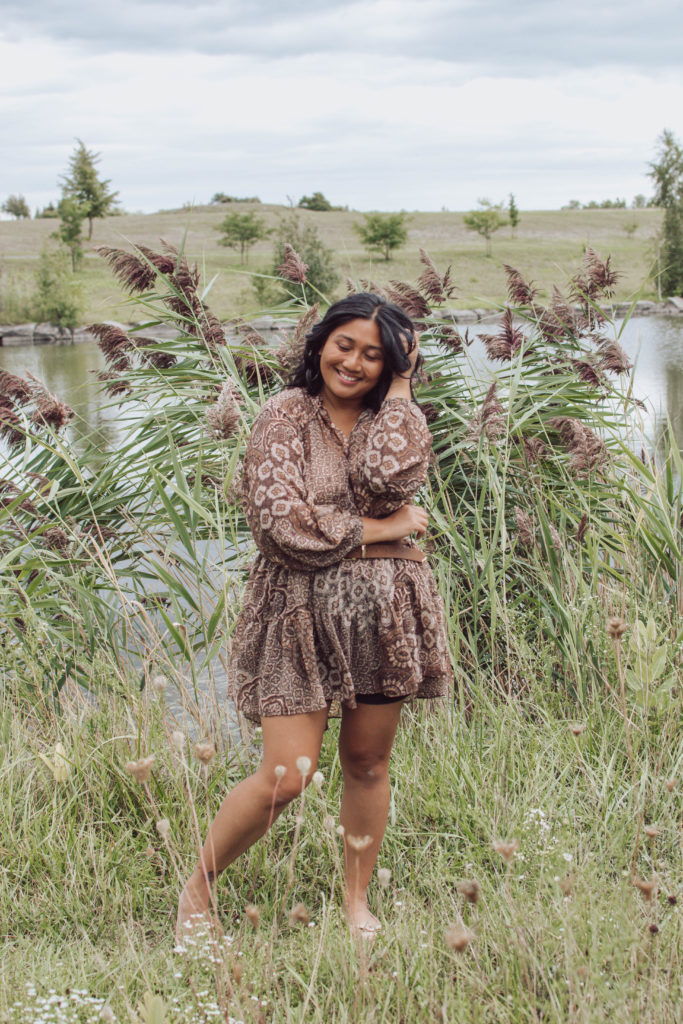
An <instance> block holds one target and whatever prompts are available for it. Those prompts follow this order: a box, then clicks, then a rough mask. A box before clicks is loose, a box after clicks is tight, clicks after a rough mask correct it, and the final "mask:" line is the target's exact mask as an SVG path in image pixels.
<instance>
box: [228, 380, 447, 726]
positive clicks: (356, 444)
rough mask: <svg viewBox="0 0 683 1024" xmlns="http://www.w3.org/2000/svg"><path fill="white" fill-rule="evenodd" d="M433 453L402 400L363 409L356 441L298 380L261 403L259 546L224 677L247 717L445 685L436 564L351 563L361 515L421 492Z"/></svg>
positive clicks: (426, 691)
mask: <svg viewBox="0 0 683 1024" xmlns="http://www.w3.org/2000/svg"><path fill="white" fill-rule="evenodd" d="M430 447H431V435H430V433H429V429H428V427H427V424H426V421H425V418H424V416H423V414H422V412H421V411H420V409H419V407H418V406H417V405H416V404H415V403H414V402H410V401H408V400H406V399H402V398H397V399H389V400H386V401H385V402H384V403H383V405H382V407H381V409H380V411H379V412H378V413H377V414H376V415H375V414H373V412H372V411H371V410H368V409H366V410H364V411H363V412H362V413H361V415H360V417H359V419H358V420H357V422H356V424H355V425H354V427H353V430H352V431H351V434H350V435H349V437H348V438H346V437H345V436H344V434H343V433H342V432H341V431H340V430H338V429H337V428H336V427H335V426H334V425H333V423H332V422H331V420H330V417H329V414H328V413H327V410H326V409H325V407H324V405H323V404H322V401H321V400H320V397H311V396H310V395H308V394H307V393H306V392H305V391H304V390H302V389H300V388H292V389H288V390H285V391H283V392H281V393H280V394H278V395H276V396H274V397H273V398H270V399H268V401H267V402H266V403H265V405H264V407H263V409H262V410H261V412H260V414H259V416H258V417H257V419H256V421H255V423H254V427H253V430H252V434H251V438H250V441H249V445H248V448H247V454H246V457H245V462H244V477H243V482H242V493H243V500H244V508H245V513H246V516H247V521H248V523H249V526H250V528H251V531H252V533H253V536H254V540H255V541H256V545H257V547H258V548H259V552H260V553H259V555H258V557H257V558H256V561H255V563H254V565H253V567H252V570H251V573H250V576H249V581H248V583H247V588H246V594H245V598H244V604H243V607H242V610H241V612H240V615H239V617H238V620H237V624H236V627H235V632H234V636H233V646H232V653H231V659H230V669H229V673H228V682H229V692H230V694H231V696H232V698H233V700H234V701H235V703H236V704H237V706H238V708H239V709H240V710H241V711H242V712H243V713H244V714H245V715H246V716H247V717H249V718H252V719H254V720H259V718H260V717H261V716H262V715H265V716H269V715H291V714H299V713H302V712H307V711H318V710H321V709H322V708H324V707H325V706H326V704H333V705H336V704H338V703H342V704H344V705H347V706H348V707H355V706H356V701H355V695H356V694H359V693H360V694H374V693H384V694H386V696H390V697H398V696H405V697H440V696H444V695H445V694H446V693H447V692H448V686H449V683H450V681H451V678H452V673H451V669H450V663H449V658H448V650H447V644H446V632H445V625H444V615H443V605H442V602H441V598H440V596H439V593H438V591H437V588H436V583H435V580H434V577H433V575H432V572H431V569H430V568H429V565H428V563H427V562H412V561H407V560H404V559H390V558H383V559H368V560H361V559H345V558H344V556H345V555H346V554H347V553H348V552H349V551H351V549H352V548H354V547H357V546H358V545H359V544H360V542H361V536H362V530H363V525H362V521H361V516H369V517H371V518H381V517H382V516H385V515H388V514H389V513H391V512H394V511H396V509H398V508H400V507H401V505H404V504H406V503H407V502H410V501H412V500H413V498H414V495H415V493H416V491H417V490H418V489H419V487H420V486H421V485H422V483H423V482H424V480H425V477H426V474H427V466H428V460H429V452H430Z"/></svg>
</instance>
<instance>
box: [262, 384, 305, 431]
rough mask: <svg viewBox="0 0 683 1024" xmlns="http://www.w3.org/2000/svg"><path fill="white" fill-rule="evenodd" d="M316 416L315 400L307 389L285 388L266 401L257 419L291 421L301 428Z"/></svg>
mask: <svg viewBox="0 0 683 1024" xmlns="http://www.w3.org/2000/svg"><path fill="white" fill-rule="evenodd" d="M314 415H315V398H312V397H311V395H309V394H308V392H307V391H306V390H305V388H285V389H284V390H282V391H278V392H277V394H275V395H271V396H270V398H268V399H266V401H265V402H264V403H263V405H262V406H261V409H260V412H259V414H258V417H257V419H261V417H264V418H266V419H273V418H277V419H280V418H283V419H291V420H292V421H293V422H294V423H295V424H297V425H298V426H300V425H302V424H303V423H306V422H308V420H309V419H310V418H311V417H312V416H314Z"/></svg>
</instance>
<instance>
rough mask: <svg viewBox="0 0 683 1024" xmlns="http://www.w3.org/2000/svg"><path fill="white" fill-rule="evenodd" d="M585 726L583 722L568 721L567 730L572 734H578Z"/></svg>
mask: <svg viewBox="0 0 683 1024" xmlns="http://www.w3.org/2000/svg"><path fill="white" fill-rule="evenodd" d="M585 728H586V724H585V722H570V723H569V731H570V733H571V734H572V736H580V735H581V733H582V732H583V731H584V730H585Z"/></svg>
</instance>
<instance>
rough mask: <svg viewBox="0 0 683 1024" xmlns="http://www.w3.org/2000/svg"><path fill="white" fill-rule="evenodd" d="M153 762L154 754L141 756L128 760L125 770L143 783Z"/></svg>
mask: <svg viewBox="0 0 683 1024" xmlns="http://www.w3.org/2000/svg"><path fill="white" fill-rule="evenodd" d="M153 764H154V754H150V755H149V757H141V758H140V759H139V760H138V761H128V763H127V764H126V771H127V772H128V773H129V774H130V775H132V776H133V778H134V779H135V781H136V782H140V783H145V782H147V779H148V778H149V774H150V772H151V770H152V765H153Z"/></svg>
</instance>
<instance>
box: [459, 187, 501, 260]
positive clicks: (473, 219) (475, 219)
mask: <svg viewBox="0 0 683 1024" xmlns="http://www.w3.org/2000/svg"><path fill="white" fill-rule="evenodd" d="M502 209H503V205H502V203H492V202H491V201H490V200H489V199H480V200H479V209H478V210H471V211H470V213H466V214H465V217H464V223H465V227H466V228H467V230H468V231H476V232H477V234H478V235H481V236H482V238H484V239H486V255H487V256H490V255H491V235H492V234H493V233H494V231H498V229H499V228H502V227H503V225H504V224H507V217H504V216H503V214H502V212H501V211H502Z"/></svg>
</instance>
